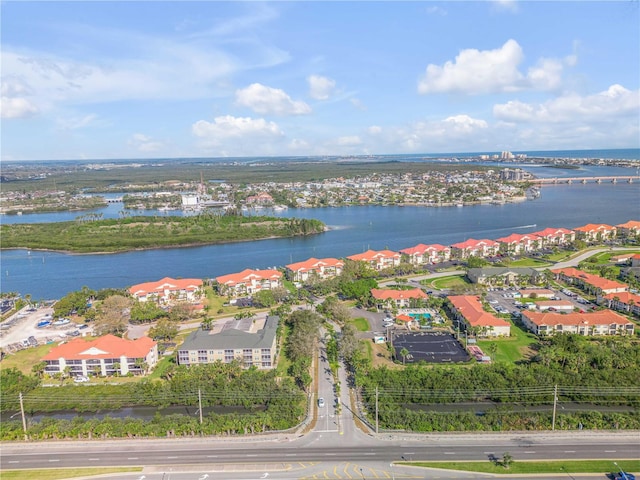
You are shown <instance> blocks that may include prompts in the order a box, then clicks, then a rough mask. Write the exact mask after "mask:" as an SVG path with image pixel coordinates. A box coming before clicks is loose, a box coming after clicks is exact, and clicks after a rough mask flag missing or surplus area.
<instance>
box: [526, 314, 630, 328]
mask: <svg viewBox="0 0 640 480" xmlns="http://www.w3.org/2000/svg"><path fill="white" fill-rule="evenodd" d="M522 315H523V316H525V317H527V318H528V319H529V320H530V321H531V322H532V323H534V324H535V325H537V326H541V325H548V326H556V325H575V326H579V325H611V324H616V325H629V324H632V322H630V321H629V320H627V319H626V318H625V317H623V316H622V315H620V314H618V313H616V312H613V311H611V310H601V311H597V312H588V313H552V312H549V313H547V312H527V311H525V312H522Z"/></svg>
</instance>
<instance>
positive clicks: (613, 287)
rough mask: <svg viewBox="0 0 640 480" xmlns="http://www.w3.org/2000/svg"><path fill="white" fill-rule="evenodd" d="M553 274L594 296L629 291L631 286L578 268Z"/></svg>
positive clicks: (565, 269)
mask: <svg viewBox="0 0 640 480" xmlns="http://www.w3.org/2000/svg"><path fill="white" fill-rule="evenodd" d="M551 273H553V274H554V275H555V276H556V279H557V280H561V281H563V282H565V283H569V284H571V285H575V286H577V287H578V288H580V289H582V290H584V291H586V292H589V293H591V294H593V295H606V294H608V293H620V292H626V291H628V290H629V286H628V285H627V284H625V283H620V282H616V281H615V280H609V279H607V278H602V277H599V276H598V275H593V274H591V273H587V272H583V271H582V270H578V269H577V268H560V269H557V270H551Z"/></svg>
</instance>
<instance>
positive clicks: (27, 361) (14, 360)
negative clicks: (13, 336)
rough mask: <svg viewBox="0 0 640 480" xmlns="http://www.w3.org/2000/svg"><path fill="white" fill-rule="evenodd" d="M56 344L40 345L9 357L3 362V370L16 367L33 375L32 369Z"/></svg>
mask: <svg viewBox="0 0 640 480" xmlns="http://www.w3.org/2000/svg"><path fill="white" fill-rule="evenodd" d="M56 345H57V344H56V343H51V344H49V345H39V346H37V347H33V348H26V349H24V350H20V351H19V352H16V353H12V354H11V355H7V356H6V357H4V359H3V360H2V368H11V367H16V368H17V369H18V370H20V371H21V372H22V373H25V374H28V375H31V368H32V367H33V366H34V365H35V364H36V363H38V362H40V360H41V359H42V357H44V356H45V355H46V354H47V353H49V351H50V350H51V349H52V348H53V347H55V346H56Z"/></svg>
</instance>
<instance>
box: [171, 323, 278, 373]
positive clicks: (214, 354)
mask: <svg viewBox="0 0 640 480" xmlns="http://www.w3.org/2000/svg"><path fill="white" fill-rule="evenodd" d="M279 321H280V318H279V317H277V316H268V317H266V318H265V319H261V320H258V319H251V318H244V319H242V320H229V321H227V322H226V323H220V324H218V323H216V324H214V325H213V327H212V328H211V330H204V329H202V328H199V329H198V330H196V331H194V332H192V333H191V334H190V335H189V336H188V337H187V338H186V339H185V341H184V342H183V344H182V345H180V347H178V364H179V365H198V364H206V363H214V362H222V363H231V362H233V361H239V362H240V363H241V364H242V365H243V367H244V368H249V367H256V368H258V369H260V370H268V369H272V368H274V367H275V366H276V347H277V342H276V330H277V329H278V322H279Z"/></svg>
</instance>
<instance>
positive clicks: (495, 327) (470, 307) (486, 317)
mask: <svg viewBox="0 0 640 480" xmlns="http://www.w3.org/2000/svg"><path fill="white" fill-rule="evenodd" d="M447 300H449V302H450V305H451V312H452V313H453V315H454V317H455V318H456V319H457V320H458V321H459V322H463V323H464V324H465V325H466V326H467V327H468V328H471V329H473V330H474V331H476V332H477V333H478V334H479V335H482V336H485V337H508V336H509V335H510V334H511V324H510V323H509V322H507V321H506V320H504V319H502V318H498V317H496V316H495V315H493V314H491V313H489V312H485V310H484V308H482V303H481V302H480V300H479V299H478V297H476V296H474V295H452V296H450V297H447Z"/></svg>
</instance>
